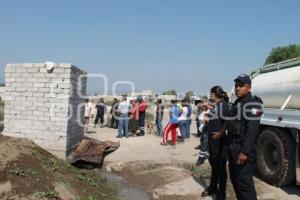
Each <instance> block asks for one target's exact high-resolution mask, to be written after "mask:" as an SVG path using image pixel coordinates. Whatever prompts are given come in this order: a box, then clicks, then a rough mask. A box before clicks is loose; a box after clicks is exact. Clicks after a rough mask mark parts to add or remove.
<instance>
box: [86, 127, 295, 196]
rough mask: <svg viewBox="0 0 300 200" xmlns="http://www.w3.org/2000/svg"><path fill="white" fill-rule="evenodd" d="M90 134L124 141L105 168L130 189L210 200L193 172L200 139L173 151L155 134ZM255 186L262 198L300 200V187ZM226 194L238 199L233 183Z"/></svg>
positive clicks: (104, 130) (95, 131)
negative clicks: (196, 147) (119, 136)
mask: <svg viewBox="0 0 300 200" xmlns="http://www.w3.org/2000/svg"><path fill="white" fill-rule="evenodd" d="M89 131H90V134H87V136H88V137H92V138H97V139H99V140H102V141H105V140H112V141H120V142H121V147H120V149H118V150H117V151H116V152H114V153H112V154H110V155H109V156H107V157H106V159H105V168H106V169H107V171H109V172H110V171H112V172H113V173H116V174H118V175H120V176H121V177H122V178H123V179H124V180H125V181H127V183H128V184H130V185H131V186H134V187H139V188H141V189H143V190H144V191H146V192H148V193H149V194H150V195H151V196H152V198H153V199H160V200H165V199H170V200H171V199H172V200H179V199H182V200H199V199H211V198H201V197H200V194H201V192H202V191H203V190H204V188H205V187H206V183H207V181H206V180H205V179H203V178H198V177H197V176H196V177H193V176H192V173H191V171H190V169H192V168H193V164H194V163H195V161H196V159H197V157H196V156H195V154H197V151H196V150H194V147H195V146H196V145H198V144H199V139H198V138H196V137H194V136H192V138H191V139H190V140H189V141H187V142H186V143H185V144H179V145H177V146H176V148H173V147H170V146H167V147H166V146H161V145H160V142H161V138H159V137H156V136H154V135H146V136H144V137H130V138H122V139H118V138H116V135H117V130H116V129H109V128H90V129H89ZM201 170H202V173H203V175H204V176H208V175H209V173H210V172H209V165H208V164H207V163H205V164H204V166H203V167H202V168H201ZM228 182H229V181H228ZM255 184H256V189H257V192H258V197H259V199H263V200H273V199H274V200H275V199H285V200H297V199H300V196H299V195H300V189H299V187H289V188H285V190H283V189H280V188H276V187H273V186H270V185H267V184H265V183H263V182H262V181H260V180H259V179H257V178H255ZM227 195H228V199H230V200H231V199H235V197H234V192H233V190H232V187H231V184H230V183H228V194H227ZM139 198H140V197H139ZM145 199H147V198H145ZM130 200H134V199H130ZM139 200H142V199H139Z"/></svg>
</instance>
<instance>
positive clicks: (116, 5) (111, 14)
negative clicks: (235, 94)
mask: <svg viewBox="0 0 300 200" xmlns="http://www.w3.org/2000/svg"><path fill="white" fill-rule="evenodd" d="M299 8H300V1H297V0H294V1H293V0H247V1H246V0H244V1H241V0H226V1H225V0H223V1H221V0H219V1H217V0H186V1H183V0H147V1H146V0H145V1H143V0H135V1H133V0H132V1H131V0H107V1H101V0H94V1H92V0H85V1H84V0H70V1H67V0H65V1H63V0H24V1H21V0H19V1H17V0H1V1H0V66H1V71H0V82H3V81H4V66H5V64H6V63H20V62H44V61H48V60H49V61H53V62H57V63H59V62H69V63H72V64H74V65H77V66H79V67H81V68H83V69H86V70H87V71H88V72H89V73H101V74H105V75H106V76H107V77H108V81H109V87H110V88H111V85H112V84H113V83H114V82H115V81H132V82H134V83H135V85H136V88H137V89H153V90H155V91H165V90H168V89H176V90H177V91H179V92H185V91H188V90H193V91H195V92H196V93H198V94H199V93H206V92H208V91H209V88H210V87H212V86H214V85H222V86H224V88H226V89H230V87H231V85H232V83H233V81H232V80H233V79H234V78H235V77H236V76H237V75H239V74H241V73H249V72H251V71H252V70H253V69H255V68H257V67H258V66H261V65H262V64H263V62H264V59H265V58H266V56H267V55H268V53H269V52H270V51H271V49H272V48H274V47H277V46H281V45H288V44H292V43H298V44H299V43H300V26H299V19H300V12H299ZM102 88H103V86H102V81H95V80H94V81H91V82H90V85H89V89H90V90H97V89H99V90H102Z"/></svg>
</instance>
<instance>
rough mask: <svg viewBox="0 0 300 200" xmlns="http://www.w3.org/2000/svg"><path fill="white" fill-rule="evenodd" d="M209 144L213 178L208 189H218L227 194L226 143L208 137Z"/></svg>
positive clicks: (222, 193) (218, 191)
mask: <svg viewBox="0 0 300 200" xmlns="http://www.w3.org/2000/svg"><path fill="white" fill-rule="evenodd" d="M208 144H209V163H210V165H211V178H210V185H209V187H208V190H210V191H216V192H217V193H218V194H221V195H224V196H225V194H226V181H227V172H226V163H227V159H226V156H225V154H224V144H223V141H222V139H221V140H220V141H218V140H217V141H216V140H213V139H212V138H209V139H208Z"/></svg>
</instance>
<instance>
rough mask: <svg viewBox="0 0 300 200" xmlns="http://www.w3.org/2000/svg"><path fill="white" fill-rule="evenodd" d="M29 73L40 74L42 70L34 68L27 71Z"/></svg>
mask: <svg viewBox="0 0 300 200" xmlns="http://www.w3.org/2000/svg"><path fill="white" fill-rule="evenodd" d="M27 71H28V72H29V73H38V72H40V68H39V67H32V68H30V69H28V70H27Z"/></svg>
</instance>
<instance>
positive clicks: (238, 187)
mask: <svg viewBox="0 0 300 200" xmlns="http://www.w3.org/2000/svg"><path fill="white" fill-rule="evenodd" d="M228 160H229V174H230V179H231V183H232V185H233V188H234V191H235V194H236V198H237V199H238V200H257V196H256V191H255V187H254V182H253V172H254V168H253V163H251V162H247V163H246V164H244V165H236V163H235V161H234V159H233V157H232V154H231V153H230V152H229V153H228Z"/></svg>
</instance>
